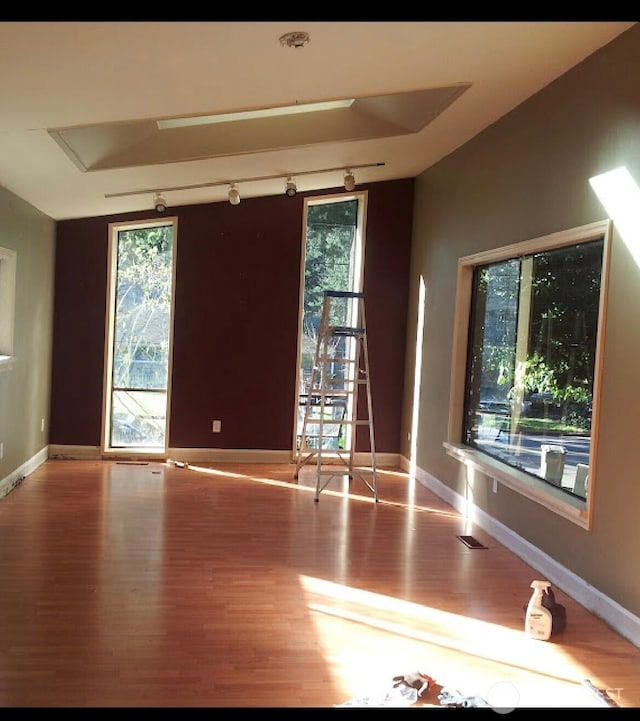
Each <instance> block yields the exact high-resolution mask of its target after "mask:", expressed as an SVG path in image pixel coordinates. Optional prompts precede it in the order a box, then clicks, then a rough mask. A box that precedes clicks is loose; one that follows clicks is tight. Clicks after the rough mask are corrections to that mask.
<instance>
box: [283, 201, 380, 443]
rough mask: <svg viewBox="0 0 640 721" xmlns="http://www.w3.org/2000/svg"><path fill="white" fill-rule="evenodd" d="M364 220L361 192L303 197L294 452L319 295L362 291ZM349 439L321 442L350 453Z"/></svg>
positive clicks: (344, 349) (340, 350) (315, 334)
mask: <svg viewBox="0 0 640 721" xmlns="http://www.w3.org/2000/svg"><path fill="white" fill-rule="evenodd" d="M365 217H366V194H364V193H356V194H350V195H339V196H330V197H328V198H313V199H312V198H308V199H306V201H305V224H304V238H303V251H304V252H303V254H302V255H303V257H302V264H303V267H302V283H301V308H300V314H301V320H300V335H299V341H298V384H297V394H296V437H295V448H294V450H297V449H298V448H299V444H300V437H301V433H302V424H303V421H304V409H305V404H306V400H307V392H308V390H309V384H310V381H311V372H312V369H313V361H314V357H315V350H316V344H317V340H318V328H319V325H320V316H321V314H322V303H323V298H324V292H325V291H326V290H346V291H351V292H358V293H359V292H362V283H363V267H364V221H365ZM345 321H346V319H345ZM352 345H353V344H348V343H343V345H342V346H341V347H339V348H335V349H334V352H336V353H342V354H345V353H353V352H354V350H355V349H354V348H353V347H352ZM335 427H336V428H341V429H342V428H344V427H343V426H342V427H341V426H339V425H336V426H335ZM343 433H344V435H343ZM351 440H352V439H351V432H350V429H345V430H340V432H339V435H337V436H336V437H335V438H332V439H330V440H328V441H327V439H325V443H326V442H329V443H331V444H333V446H332V447H334V448H340V449H345V450H349V449H350V443H351Z"/></svg>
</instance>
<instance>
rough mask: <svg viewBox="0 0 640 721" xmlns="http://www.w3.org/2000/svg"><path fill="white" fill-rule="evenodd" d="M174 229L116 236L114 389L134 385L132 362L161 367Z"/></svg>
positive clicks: (165, 347) (167, 227) (165, 342)
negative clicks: (153, 364) (159, 365)
mask: <svg viewBox="0 0 640 721" xmlns="http://www.w3.org/2000/svg"><path fill="white" fill-rule="evenodd" d="M172 236H173V226H172V225H162V226H156V227H148V228H144V227H142V226H141V227H140V228H136V229H133V230H127V231H122V232H120V233H119V234H118V252H117V261H118V268H117V288H116V321H115V340H116V342H115V350H114V385H115V387H132V386H133V385H135V381H134V380H133V379H132V370H133V368H134V362H136V361H143V362H147V363H156V364H158V363H159V364H163V363H164V364H165V365H166V361H167V355H168V337H167V334H166V326H167V323H168V319H169V315H170V308H171V289H172V282H173V277H172V268H173V266H172V257H171V251H172Z"/></svg>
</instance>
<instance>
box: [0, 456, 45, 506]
mask: <svg viewBox="0 0 640 721" xmlns="http://www.w3.org/2000/svg"><path fill="white" fill-rule="evenodd" d="M48 457H49V449H48V447H47V446H45V447H44V448H42V449H41V450H39V451H38V452H37V453H36V454H35V455H34V456H32V457H31V458H29V460H28V461H25V462H24V463H23V464H22V465H21V466H20V467H19V468H16V469H15V471H12V472H11V473H10V474H9V475H8V476H6V478H3V479H2V480H0V498H4V496H6V495H8V494H9V493H11V491H13V489H14V488H15V487H16V486H19V485H20V484H21V483H22V481H23V480H24V479H25V477H26V476H28V475H29V474H30V473H33V472H34V471H35V470H36V468H38V466H41V465H42V464H43V463H44V462H45V461H46V460H47V458H48Z"/></svg>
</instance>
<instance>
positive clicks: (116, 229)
mask: <svg viewBox="0 0 640 721" xmlns="http://www.w3.org/2000/svg"><path fill="white" fill-rule="evenodd" d="M165 225H166V226H172V228H173V230H172V237H173V249H172V257H173V261H172V266H173V267H172V278H171V287H172V291H171V309H170V315H169V321H168V326H169V328H168V348H169V351H168V367H167V386H166V406H165V438H164V444H163V447H162V448H159V447H155V446H151V447H147V446H145V445H140V446H134V445H131V446H128V445H127V446H113V445H111V423H112V410H113V398H112V396H113V391H114V388H113V378H112V374H113V364H114V340H115V318H116V295H117V277H118V245H119V238H120V233H122V232H127V231H131V230H137V229H140V228H142V229H145V228H153V227H158V226H165ZM108 236H109V239H108V267H107V305H106V315H105V327H106V329H107V331H106V333H105V346H104V359H105V361H104V376H103V393H102V416H101V417H102V428H101V433H100V438H101V441H100V452H101V455H102V456H103V457H105V458H109V457H118V456H121V457H128V456H136V457H150V458H158V457H162V456H166V454H167V452H168V447H169V423H170V409H171V391H172V378H173V335H174V314H175V289H176V273H177V248H178V246H177V243H178V218H177V216H163V217H162V218H161V219H157V220H155V219H145V220H134V221H126V222H114V223H109V226H108Z"/></svg>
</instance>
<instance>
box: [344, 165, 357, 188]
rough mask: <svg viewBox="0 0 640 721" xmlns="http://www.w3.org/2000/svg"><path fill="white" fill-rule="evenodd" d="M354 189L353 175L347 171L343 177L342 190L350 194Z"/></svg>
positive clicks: (354, 180)
mask: <svg viewBox="0 0 640 721" xmlns="http://www.w3.org/2000/svg"><path fill="white" fill-rule="evenodd" d="M355 187H356V179H355V178H354V177H353V173H352V172H351V171H350V170H349V169H347V170H346V171H345V176H344V189H345V190H347V191H349V192H351V191H352V190H353V189H354V188H355Z"/></svg>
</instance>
